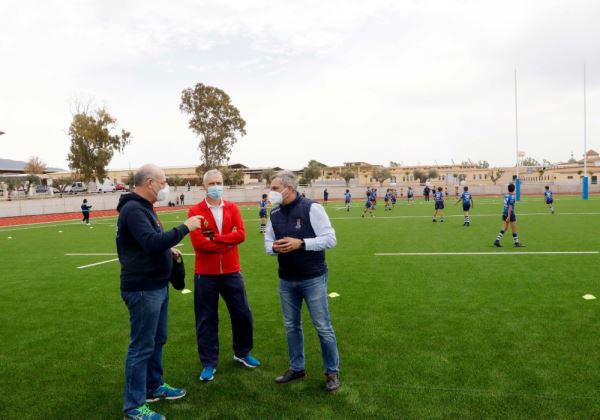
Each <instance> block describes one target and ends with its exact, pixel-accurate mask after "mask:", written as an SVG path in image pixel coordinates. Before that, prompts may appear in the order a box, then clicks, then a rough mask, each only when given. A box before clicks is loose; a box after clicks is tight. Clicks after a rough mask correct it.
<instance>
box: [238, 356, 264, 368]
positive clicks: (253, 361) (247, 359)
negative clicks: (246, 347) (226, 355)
mask: <svg viewBox="0 0 600 420" xmlns="http://www.w3.org/2000/svg"><path fill="white" fill-rule="evenodd" d="M233 360H235V361H236V362H238V363H241V364H242V365H244V366H246V367H248V368H255V367H258V366H260V360H258V359H257V358H256V357H254V356H252V355H251V354H250V353H248V354H247V355H245V356H244V357H237V356H233Z"/></svg>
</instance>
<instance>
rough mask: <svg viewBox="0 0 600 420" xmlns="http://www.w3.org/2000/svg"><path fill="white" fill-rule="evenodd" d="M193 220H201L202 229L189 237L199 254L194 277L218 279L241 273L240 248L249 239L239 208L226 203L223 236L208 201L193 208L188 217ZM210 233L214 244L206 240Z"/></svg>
mask: <svg viewBox="0 0 600 420" xmlns="http://www.w3.org/2000/svg"><path fill="white" fill-rule="evenodd" d="M192 216H200V217H202V227H201V228H200V229H197V230H195V231H193V232H191V233H190V239H191V240H192V245H193V246H194V250H195V252H196V264H195V273H196V274H210V275H218V274H231V273H237V272H239V271H240V256H239V253H238V247H237V245H238V244H240V243H242V242H244V240H245V239H246V229H245V228H244V221H243V219H242V215H241V213H240V209H239V208H238V206H237V205H236V204H235V203H232V202H231V201H225V200H223V226H222V228H221V233H219V229H218V228H217V223H216V222H215V218H214V216H213V214H212V212H211V211H210V209H209V208H208V204H207V203H206V200H202V201H200V202H199V203H198V204H196V205H195V206H193V207H192V208H190V211H189V212H188V217H192ZM211 229H212V231H213V232H214V239H213V240H210V239H209V238H208V237H206V236H205V234H206V233H207V231H209V230H211Z"/></svg>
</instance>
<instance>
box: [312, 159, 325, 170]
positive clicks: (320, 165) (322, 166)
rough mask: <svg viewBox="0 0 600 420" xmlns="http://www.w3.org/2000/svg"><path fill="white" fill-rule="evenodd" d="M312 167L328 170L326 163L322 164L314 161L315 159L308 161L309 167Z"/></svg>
mask: <svg viewBox="0 0 600 420" xmlns="http://www.w3.org/2000/svg"><path fill="white" fill-rule="evenodd" d="M311 165H314V166H317V167H319V168H326V167H327V165H325V164H324V163H321V162H319V161H318V160H314V159H312V160H310V161H308V166H311Z"/></svg>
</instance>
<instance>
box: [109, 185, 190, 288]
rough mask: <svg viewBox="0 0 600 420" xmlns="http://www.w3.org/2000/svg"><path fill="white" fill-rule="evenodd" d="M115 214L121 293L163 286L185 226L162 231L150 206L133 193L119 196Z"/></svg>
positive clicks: (183, 234)
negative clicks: (116, 213) (172, 252)
mask: <svg viewBox="0 0 600 420" xmlns="http://www.w3.org/2000/svg"><path fill="white" fill-rule="evenodd" d="M117 211H118V212H119V220H118V222H117V253H118V254H119V262H120V263H121V290H123V291H127V292H139V291H142V290H156V289H161V288H163V287H166V286H167V285H168V281H169V277H170V275H171V270H172V267H173V257H172V255H171V247H173V246H175V245H177V244H178V243H179V242H180V241H181V240H182V239H183V238H184V237H185V235H187V234H188V233H189V230H188V228H187V226H186V225H184V224H182V225H179V226H177V227H176V228H173V229H171V230H170V231H168V232H165V231H164V230H163V227H162V225H161V224H160V221H159V220H158V216H157V215H156V213H155V212H154V206H152V204H151V203H150V202H149V201H148V200H146V199H145V198H143V197H141V196H139V195H138V194H136V193H134V192H132V193H129V194H125V195H122V196H121V198H120V199H119V205H118V206H117Z"/></svg>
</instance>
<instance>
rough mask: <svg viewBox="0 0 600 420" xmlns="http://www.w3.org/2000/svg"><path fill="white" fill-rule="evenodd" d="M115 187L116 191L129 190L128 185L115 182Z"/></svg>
mask: <svg viewBox="0 0 600 420" xmlns="http://www.w3.org/2000/svg"><path fill="white" fill-rule="evenodd" d="M115 189H116V190H117V191H129V185H125V184H117V185H115Z"/></svg>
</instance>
